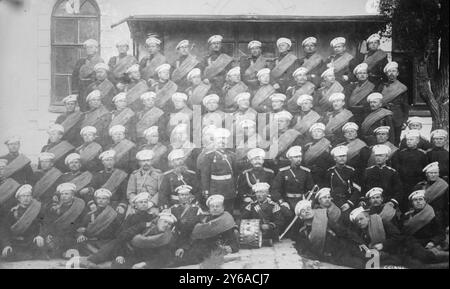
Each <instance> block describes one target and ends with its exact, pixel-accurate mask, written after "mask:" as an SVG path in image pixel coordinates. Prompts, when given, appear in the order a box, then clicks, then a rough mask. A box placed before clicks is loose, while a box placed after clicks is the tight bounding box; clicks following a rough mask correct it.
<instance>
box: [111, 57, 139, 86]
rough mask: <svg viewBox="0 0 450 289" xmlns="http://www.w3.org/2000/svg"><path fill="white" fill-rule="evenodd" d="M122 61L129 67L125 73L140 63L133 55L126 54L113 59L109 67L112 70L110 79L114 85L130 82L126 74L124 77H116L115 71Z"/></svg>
mask: <svg viewBox="0 0 450 289" xmlns="http://www.w3.org/2000/svg"><path fill="white" fill-rule="evenodd" d="M120 61H126V62H127V66H126V67H125V68H124V71H126V70H127V69H128V68H130V67H131V66H132V65H133V64H136V63H138V61H137V59H136V58H135V57H134V56H133V55H127V54H126V53H124V54H119V55H117V56H113V57H111V58H110V59H109V61H108V66H109V69H110V73H109V79H110V80H111V82H112V83H114V84H117V83H118V82H121V83H128V82H129V81H130V79H129V77H128V75H127V74H126V73H123V74H122V75H114V73H113V72H114V69H115V67H116V65H118V64H119V62H120Z"/></svg>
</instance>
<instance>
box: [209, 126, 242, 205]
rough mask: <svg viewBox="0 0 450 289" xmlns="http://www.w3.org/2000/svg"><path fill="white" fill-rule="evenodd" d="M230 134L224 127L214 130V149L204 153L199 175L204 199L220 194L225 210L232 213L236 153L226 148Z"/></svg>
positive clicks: (234, 194)
mask: <svg viewBox="0 0 450 289" xmlns="http://www.w3.org/2000/svg"><path fill="white" fill-rule="evenodd" d="M230 135H231V133H230V131H229V130H227V129H224V128H218V129H217V130H216V131H215V133H214V143H215V150H213V151H211V152H209V153H207V154H206V155H205V159H204V161H203V163H202V164H203V166H202V167H201V168H200V176H201V183H202V191H203V196H204V197H205V199H207V198H208V196H212V195H222V196H223V197H224V198H225V201H224V206H225V210H226V211H228V212H230V213H232V212H233V205H234V200H235V198H236V189H235V184H236V155H235V153H234V152H231V151H229V150H227V149H226V147H227V144H228V138H229V137H230Z"/></svg>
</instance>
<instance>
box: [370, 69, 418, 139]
mask: <svg viewBox="0 0 450 289" xmlns="http://www.w3.org/2000/svg"><path fill="white" fill-rule="evenodd" d="M383 71H384V73H385V74H386V75H387V78H388V81H387V82H386V83H384V84H381V85H380V88H379V89H378V91H381V94H382V95H383V106H386V108H387V109H389V110H390V111H392V113H393V120H394V130H393V131H392V132H393V134H394V144H398V143H399V142H400V135H401V133H402V129H403V127H404V126H405V123H406V120H407V119H408V115H409V110H410V106H409V98H408V93H407V90H408V88H407V87H406V86H405V85H404V84H403V83H401V82H400V81H399V80H398V79H397V77H398V75H399V71H398V63H397V62H395V61H392V62H389V63H388V64H386V66H385V67H384V69H383Z"/></svg>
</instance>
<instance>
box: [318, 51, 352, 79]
mask: <svg viewBox="0 0 450 289" xmlns="http://www.w3.org/2000/svg"><path fill="white" fill-rule="evenodd" d="M347 55H349V53H348V52H347V51H345V52H344V53H342V54H339V55H338V54H333V55H330V56H329V57H328V58H327V60H326V61H325V65H326V66H327V67H325V69H327V68H328V65H332V63H333V62H335V61H338V59H339V58H341V57H343V56H347ZM352 59H353V57H352V58H351V59H350V61H349V62H348V63H347V64H346V66H345V67H344V68H343V69H341V70H340V71H338V72H336V71H335V73H334V75H335V77H336V80H337V81H339V83H340V84H341V85H342V86H343V87H345V86H346V85H348V83H349V82H350V79H351V77H352V75H353V74H352V71H351V68H350V65H351V61H352ZM325 69H324V70H325ZM344 76H347V80H345V79H344Z"/></svg>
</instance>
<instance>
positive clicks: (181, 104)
mask: <svg viewBox="0 0 450 289" xmlns="http://www.w3.org/2000/svg"><path fill="white" fill-rule="evenodd" d="M187 99H188V96H187V95H186V94H184V93H181V92H176V93H174V94H173V95H172V103H173V107H174V110H173V112H171V113H169V112H166V114H168V115H167V117H166V118H168V124H167V125H166V128H167V135H170V134H171V133H172V130H173V129H174V128H175V127H176V126H177V125H179V124H181V123H185V124H187V125H189V126H190V125H191V121H192V117H193V112H192V110H191V109H190V108H189V107H187V103H186V102H187Z"/></svg>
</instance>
